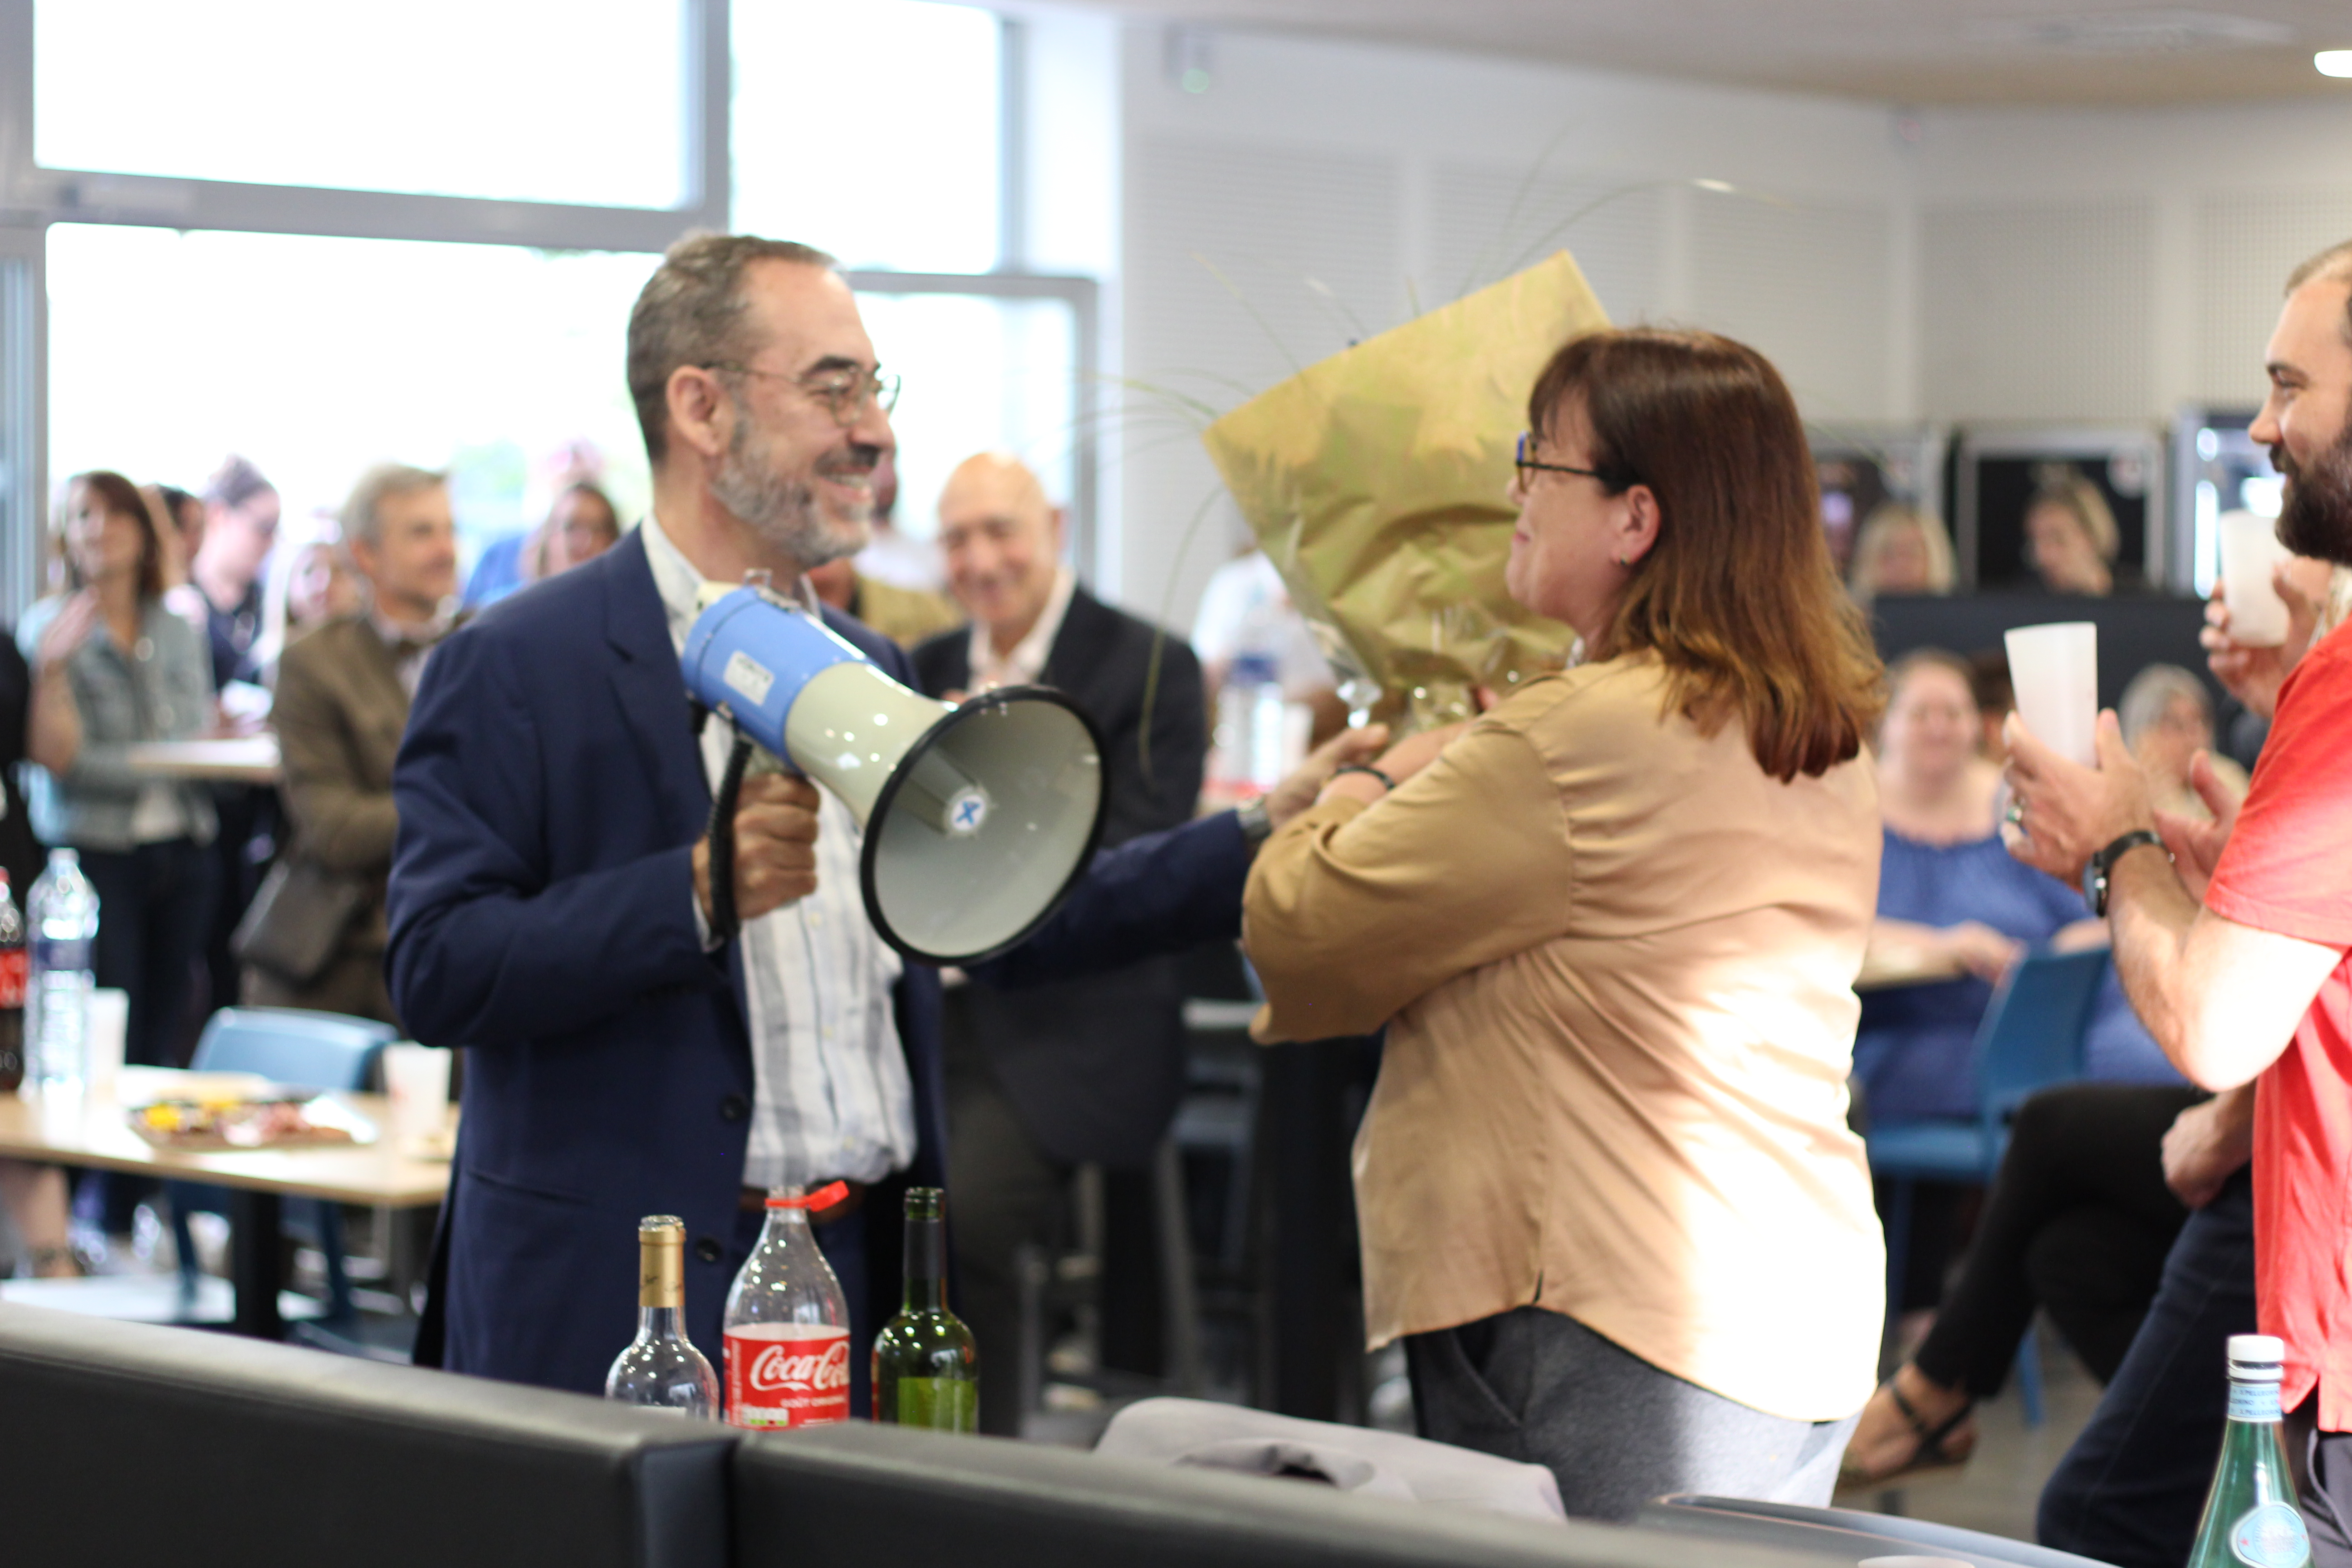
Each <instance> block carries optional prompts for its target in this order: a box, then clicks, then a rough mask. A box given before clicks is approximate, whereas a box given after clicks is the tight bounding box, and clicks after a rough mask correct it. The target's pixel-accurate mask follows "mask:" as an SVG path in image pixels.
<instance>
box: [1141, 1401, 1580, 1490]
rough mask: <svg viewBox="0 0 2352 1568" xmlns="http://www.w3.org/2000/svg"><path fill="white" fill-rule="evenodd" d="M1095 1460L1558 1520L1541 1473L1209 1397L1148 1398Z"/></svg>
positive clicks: (1554, 1484)
mask: <svg viewBox="0 0 2352 1568" xmlns="http://www.w3.org/2000/svg"><path fill="white" fill-rule="evenodd" d="M1095 1452H1096V1453H1097V1454H1116V1455H1118V1456H1120V1457H1121V1458H1129V1459H1143V1460H1147V1461H1150V1462H1153V1463H1157V1464H1163V1465H1190V1466H1193V1467H1196V1468H1202V1469H1213V1470H1236V1471H1240V1472H1242V1473H1243V1474H1245V1475H1255V1476H1276V1477H1283V1478H1286V1479H1296V1480H1307V1481H1320V1482H1323V1483H1325V1484H1327V1485H1329V1486H1333V1487H1337V1488H1338V1489H1340V1490H1341V1491H1350V1492H1362V1493H1364V1494H1366V1495H1367V1496H1370V1497H1389V1498H1399V1499H1402V1500H1406V1501H1410V1502H1425V1503H1438V1504H1443V1505H1445V1506H1448V1507H1453V1508H1470V1509H1481V1510H1486V1511H1487V1512H1489V1513H1507V1514H1511V1515H1514V1516H1516V1517H1517V1518H1521V1519H1550V1520H1564V1519H1566V1518H1567V1517H1568V1511H1567V1510H1565V1509H1563V1508H1561V1507H1560V1502H1559V1482H1558V1481H1557V1480H1555V1479H1553V1478H1552V1473H1551V1472H1550V1471H1549V1470H1548V1469H1546V1468H1544V1467H1543V1466H1541V1465H1522V1464H1517V1463H1515V1462H1514V1461H1512V1460H1509V1459H1498V1458H1496V1457H1495V1456H1494V1455H1492V1454H1481V1453H1477V1452H1475V1450H1473V1449H1469V1448H1457V1447H1454V1446H1453V1445H1452V1444H1450V1443H1432V1442H1430V1441H1428V1440H1427V1439H1426V1438H1422V1437H1407V1436H1402V1434H1399V1433H1395V1432H1381V1431H1376V1430H1374V1429H1373V1428H1371V1427H1369V1426H1340V1425H1339V1424H1338V1423H1337V1422H1332V1421H1304V1420H1301V1419H1299V1418H1298V1417H1297V1416H1295V1415H1273V1414H1270V1413H1269V1412H1266V1411H1264V1410H1249V1409H1244V1407H1242V1406H1240V1405H1218V1404H1215V1403H1213V1402H1212V1401H1209V1400H1205V1399H1146V1400H1142V1401H1139V1403H1137V1404H1134V1405H1129V1406H1128V1407H1127V1408H1126V1409H1124V1410H1122V1411H1120V1412H1119V1413H1118V1415H1115V1416H1113V1417H1112V1418H1111V1423H1110V1425H1109V1426H1108V1427H1107V1428H1105V1429H1104V1432H1103V1435H1102V1440H1101V1441H1100V1442H1098V1443H1097V1444H1096V1445H1095Z"/></svg>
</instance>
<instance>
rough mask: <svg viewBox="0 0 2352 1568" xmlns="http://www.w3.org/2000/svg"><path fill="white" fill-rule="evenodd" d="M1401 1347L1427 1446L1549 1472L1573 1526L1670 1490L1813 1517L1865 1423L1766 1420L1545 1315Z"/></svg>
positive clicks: (1518, 1313)
mask: <svg viewBox="0 0 2352 1568" xmlns="http://www.w3.org/2000/svg"><path fill="white" fill-rule="evenodd" d="M1404 1349H1405V1365H1406V1368H1407V1369H1408V1370H1409V1372H1410V1373H1411V1374H1412V1410H1413V1421H1414V1424H1415V1425H1416V1426H1418V1427H1419V1428H1420V1431H1421V1435H1422V1436H1424V1437H1429V1438H1433V1439H1435V1440H1436V1441H1438V1442H1440V1443H1452V1444H1454V1446H1456V1447H1464V1448H1475V1449H1477V1450H1479V1451H1480V1452H1482V1453H1487V1454H1496V1455H1499V1456H1501V1457H1502V1458H1506V1459H1516V1460H1517V1461H1518V1462H1520V1463H1521V1464H1535V1465H1543V1466H1545V1467H1547V1468H1549V1469H1550V1471H1551V1472H1552V1474H1553V1476H1555V1477H1556V1478H1557V1479H1559V1499H1560V1502H1561V1504H1562V1505H1563V1506H1565V1507H1566V1508H1567V1510H1568V1512H1569V1515H1570V1518H1574V1519H1599V1520H1609V1521H1615V1522H1617V1523H1621V1524H1622V1523H1626V1522H1629V1521H1632V1519H1633V1515H1634V1514H1635V1512H1637V1511H1638V1510H1640V1509H1641V1507H1642V1505H1643V1503H1646V1502H1648V1501H1649V1500H1652V1499H1653V1498H1657V1497H1663V1496H1664V1495H1665V1494H1667V1493H1669V1492H1706V1493H1710V1494H1712V1495H1714V1496H1717V1497H1738V1498H1753V1499H1757V1500H1761V1501H1766V1502H1787V1503H1799V1504H1805V1505H1810V1506H1813V1507H1819V1506H1821V1505H1822V1504H1824V1503H1826V1502H1828V1501H1829V1500H1830V1492H1831V1489H1832V1488H1833V1487H1835V1486H1836V1484H1837V1468H1838V1459H1839V1458H1840V1457H1841V1456H1842V1455H1843V1454H1844V1452H1845V1441H1846V1439H1847V1438H1848V1437H1849V1436H1853V1424H1854V1422H1855V1421H1856V1420H1858V1419H1859V1418H1860V1415H1861V1413H1860V1412H1859V1411H1857V1412H1855V1413H1854V1415H1849V1416H1847V1417H1846V1418H1845V1419H1844V1420H1843V1421H1797V1420H1791V1419H1790V1418H1789V1417H1787V1416H1782V1415H1766V1414H1765V1413H1764V1412H1763V1411H1761V1410H1757V1409H1754V1408H1751V1407H1750V1406H1748V1405H1742V1404H1740V1403H1738V1401H1737V1400H1732V1399H1726V1398H1725V1397H1724V1396H1723V1395H1722V1394H1716V1393H1713V1392H1710V1391H1709V1390H1707V1389H1704V1388H1701V1387H1700V1386H1699V1385H1698V1384H1695V1383H1689V1382H1685V1380H1684V1379H1682V1378H1679V1377H1676V1376H1675V1375H1674V1374H1673V1373H1669V1372H1664V1371H1662V1370H1660V1369H1659V1368H1657V1367H1654V1366H1653V1365H1651V1364H1650V1363H1648V1362H1645V1361H1643V1360H1642V1359H1641V1358H1640V1357H1639V1356H1637V1355H1635V1354H1633V1352H1631V1351H1628V1350H1625V1349H1624V1348H1622V1346H1620V1345H1617V1344H1615V1343H1613V1342H1611V1341H1609V1340H1607V1339H1604V1338H1602V1337H1601V1335H1599V1334H1597V1333H1594V1332H1593V1331H1591V1329H1588V1328H1586V1327H1585V1326H1584V1325H1583V1324H1581V1323H1580V1322H1578V1321H1576V1320H1575V1319H1573V1318H1570V1317H1566V1316H1563V1315H1562V1314H1560V1313H1559V1312H1553V1311H1548V1310H1545V1309H1543V1308H1541V1307H1521V1308H1519V1309H1517V1310H1515V1311H1509V1312H1504V1313H1501V1314H1499V1315H1498V1316H1496V1317H1492V1318H1484V1319H1481V1320H1479V1321H1477V1322H1475V1323H1465V1324H1463V1325H1462V1326H1461V1327H1459V1328H1454V1329H1441V1330H1438V1331H1436V1332H1434V1333H1427V1334H1411V1335H1408V1336H1406V1339H1405V1342H1404Z"/></svg>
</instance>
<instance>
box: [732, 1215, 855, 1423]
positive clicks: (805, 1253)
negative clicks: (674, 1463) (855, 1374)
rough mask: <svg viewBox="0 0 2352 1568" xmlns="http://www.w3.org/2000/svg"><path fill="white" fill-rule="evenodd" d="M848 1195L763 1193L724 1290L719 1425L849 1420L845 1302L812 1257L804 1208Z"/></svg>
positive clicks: (829, 1273) (828, 1271)
mask: <svg viewBox="0 0 2352 1568" xmlns="http://www.w3.org/2000/svg"><path fill="white" fill-rule="evenodd" d="M848 1195H849V1189H848V1188H847V1187H846V1186H845V1185H843V1184H841V1183H839V1182H835V1183H833V1184H831V1185H829V1186H824V1187H820V1188H818V1189H817V1190H816V1191H815V1192H813V1193H805V1194H804V1193H802V1192H801V1191H799V1190H798V1189H797V1188H793V1187H778V1188H777V1189H776V1190H775V1191H773V1192H772V1193H770V1194H768V1223H767V1225H766V1226H764V1227H763V1228H762V1229H761V1232H760V1244H759V1245H758V1246H757V1247H753V1248H752V1249H751V1257H749V1258H745V1259H744V1260H743V1270H742V1272H741V1273H740V1274H738V1275H736V1276H735V1283H734V1285H733V1286H732V1287H731V1288H730V1289H729V1290H728V1292H727V1318H726V1344H725V1346H724V1347H723V1348H724V1354H723V1356H722V1357H721V1359H722V1360H723V1361H724V1362H725V1363H726V1366H727V1421H728V1424H729V1425H730V1426H815V1425H817V1424H818V1423H820V1422H825V1421H846V1420H848V1419H849V1303H848V1301H847V1300H845V1298H844V1297H843V1296H842V1293H841V1281H840V1280H838V1279H835V1278H834V1277H833V1266H832V1265H831V1264H829V1263H827V1262H826V1261H825V1260H824V1253H822V1252H820V1251H818V1250H817V1245H816V1237H815V1236H814V1234H812V1233H811V1232H810V1230H809V1222H808V1216H809V1211H810V1210H811V1209H829V1208H831V1207H833V1206H834V1205H835V1204H837V1203H839V1202H841V1200H842V1199H843V1198H845V1197H846V1196H848Z"/></svg>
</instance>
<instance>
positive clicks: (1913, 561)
mask: <svg viewBox="0 0 2352 1568" xmlns="http://www.w3.org/2000/svg"><path fill="white" fill-rule="evenodd" d="M1957 575H1958V574H1957V573H1956V571H1955V570H1954V567H1953V564H1952V542H1951V539H1950V537H1949V536H1948V535H1947V534H1946V533H1945V532H1944V525H1943V524H1942V523H1940V522H1938V521H1936V520H1935V519H1934V518H1932V517H1929V516H1928V515H1927V513H1925V512H1922V511H1918V510H1915V509H1913V508H1911V507H1907V506H1903V505H1901V504H1899V503H1897V502H1895V501H1886V502H1885V503H1883V504H1882V505H1880V506H1879V507H1877V508H1876V509H1875V510H1873V511H1872V512H1871V514H1870V516H1869V517H1867V518H1865V519H1864V521H1863V524H1862V531H1861V532H1859V533H1857V534H1855V535H1854V541H1853V569H1852V570H1851V571H1850V572H1849V573H1848V574H1847V579H1846V587H1847V590H1848V591H1849V592H1850V593H1852V594H1853V602H1854V603H1855V604H1857V605H1867V604H1869V603H1870V602H1871V601H1872V600H1874V599H1875V598H1877V597H1879V596H1880V595H1884V594H1938V595H1941V594H1948V593H1950V592H1951V591H1952V584H1953V581H1954V579H1955V577H1956V576H1957Z"/></svg>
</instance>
